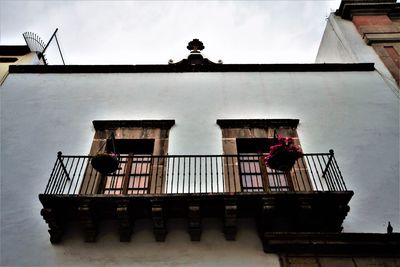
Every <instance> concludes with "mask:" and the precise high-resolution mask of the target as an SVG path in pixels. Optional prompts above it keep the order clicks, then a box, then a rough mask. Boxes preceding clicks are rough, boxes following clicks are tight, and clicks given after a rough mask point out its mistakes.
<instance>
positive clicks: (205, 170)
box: [204, 157, 208, 193]
mask: <svg viewBox="0 0 400 267" xmlns="http://www.w3.org/2000/svg"><path fill="white" fill-rule="evenodd" d="M204 161H205V167H204V174H205V176H206V181H205V186H206V193H208V179H207V176H208V171H207V157H204Z"/></svg>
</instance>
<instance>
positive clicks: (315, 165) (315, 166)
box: [311, 155, 325, 191]
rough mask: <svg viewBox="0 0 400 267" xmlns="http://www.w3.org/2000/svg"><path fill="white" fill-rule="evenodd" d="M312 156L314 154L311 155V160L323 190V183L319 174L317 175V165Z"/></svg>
mask: <svg viewBox="0 0 400 267" xmlns="http://www.w3.org/2000/svg"><path fill="white" fill-rule="evenodd" d="M314 157H315V156H313V155H312V156H311V159H312V162H313V165H314V168H315V172H316V173H317V177H318V180H319V183H320V184H321V188H322V191H325V189H324V184H323V182H322V180H321V175H319V171H318V167H317V164H316V163H315V159H314Z"/></svg>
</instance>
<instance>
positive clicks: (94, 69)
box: [9, 63, 375, 73]
mask: <svg viewBox="0 0 400 267" xmlns="http://www.w3.org/2000/svg"><path fill="white" fill-rule="evenodd" d="M373 70H375V68H374V63H310V64H214V65H193V66H190V65H181V66H179V65H175V64H169V65H10V67H9V72H10V73H170V72H172V73H174V72H334V71H373Z"/></svg>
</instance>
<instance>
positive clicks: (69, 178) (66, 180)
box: [61, 157, 76, 194]
mask: <svg viewBox="0 0 400 267" xmlns="http://www.w3.org/2000/svg"><path fill="white" fill-rule="evenodd" d="M75 159H76V157H73V158H72V162H71V164H70V167H69V170H68V176H67V179H65V180H64V182H63V186H62V190H61V193H62V194H64V192H65V187H66V186H67V182H68V181H70V186H71V184H72V179H73V178H71V176H70V174H71V170H72V167H73V166H74V162H75ZM67 166H68V162H67V165H66V166H65V168H67Z"/></svg>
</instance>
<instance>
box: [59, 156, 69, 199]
mask: <svg viewBox="0 0 400 267" xmlns="http://www.w3.org/2000/svg"><path fill="white" fill-rule="evenodd" d="M68 162H69V158H67V163H66V164H64V162H63V160H62V157H60V163H61V169H62V170H63V172H62V175H61V178H60V180H59V181H58V182H57V186H56V187H57V190H56V194H59V193H60V192H61V188H62V184H63V182H64V177H65V179H67V177H68V176H66V175H68V172H67V169H66V167H65V165H67V166H68Z"/></svg>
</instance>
